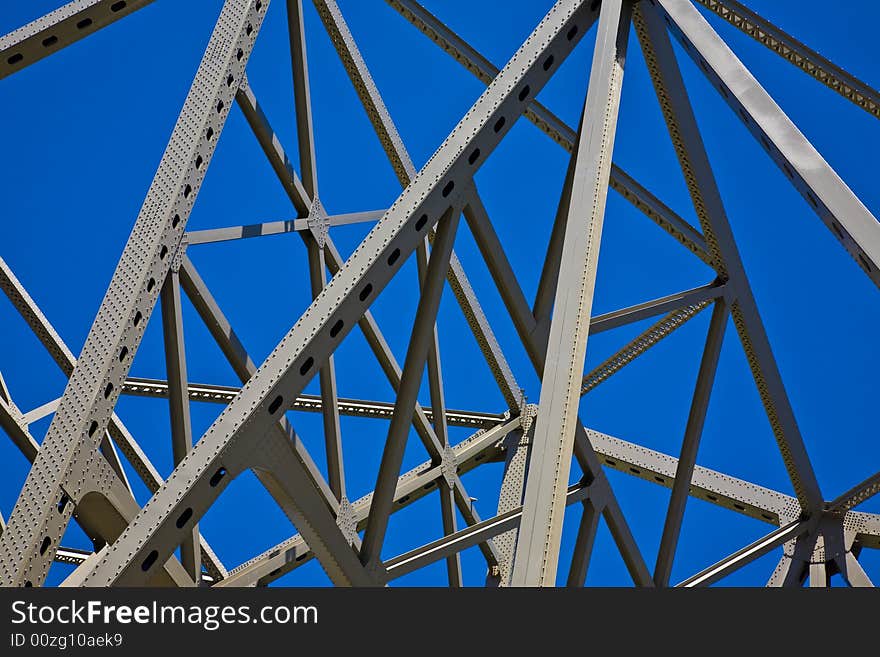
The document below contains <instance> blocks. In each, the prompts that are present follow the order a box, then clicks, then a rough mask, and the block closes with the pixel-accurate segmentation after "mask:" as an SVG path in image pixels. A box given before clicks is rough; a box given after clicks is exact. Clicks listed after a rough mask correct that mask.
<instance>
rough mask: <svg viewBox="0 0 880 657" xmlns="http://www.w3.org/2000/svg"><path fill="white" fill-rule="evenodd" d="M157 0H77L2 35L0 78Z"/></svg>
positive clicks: (0, 41) (0, 39) (0, 43)
mask: <svg viewBox="0 0 880 657" xmlns="http://www.w3.org/2000/svg"><path fill="white" fill-rule="evenodd" d="M151 2H153V0H75V1H74V2H69V3H68V4H66V5H64V6H63V7H59V8H58V9H56V10H55V11H52V12H49V13H48V14H46V15H45V16H41V17H40V18H38V19H37V20H35V21H32V22H30V23H28V24H27V25H24V26H22V27H20V28H18V29H17V30H14V31H12V32H10V33H9V34H7V35H5V36H3V37H0V79H3V78H5V77H6V76H7V75H11V74H12V73H15V72H16V71H20V70H21V69H23V68H25V67H27V66H30V65H31V64H33V63H34V62H37V61H39V60H41V59H43V57H47V56H49V55H51V54H52V53H53V52H57V51H59V50H61V49H62V48H65V47H66V46H69V45H70V44H72V43H75V42H77V41H79V40H80V39H82V38H84V37H86V36H88V35H89V34H92V33H94V32H97V31H98V30H100V29H101V28H103V27H106V26H107V25H110V24H111V23H115V22H116V21H118V20H119V19H120V18H122V17H123V16H127V15H128V14H130V13H132V12H134V11H137V10H138V9H141V8H142V7H145V6H147V5H148V4H150V3H151Z"/></svg>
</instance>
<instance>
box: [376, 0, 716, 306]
mask: <svg viewBox="0 0 880 657" xmlns="http://www.w3.org/2000/svg"><path fill="white" fill-rule="evenodd" d="M386 2H388V4H389V5H391V6H392V7H393V8H394V9H396V10H397V11H398V12H399V13H400V14H401V15H402V16H403V17H404V18H406V19H407V20H408V21H409V22H410V23H412V24H413V25H414V26H415V27H417V28H418V29H419V31H421V32H422V33H423V34H424V35H425V36H427V37H428V38H429V39H431V40H432V41H433V42H434V43H436V44H437V45H439V46H440V47H441V48H443V50H445V51H446V52H447V53H449V54H450V55H452V57H454V58H455V59H456V61H458V62H459V63H460V64H461V65H462V66H464V67H465V68H466V69H467V70H468V71H470V72H471V73H473V74H474V75H475V76H476V77H477V78H478V79H479V80H480V81H482V82H483V83H485V84H489V82H490V81H491V80H492V79H494V77H495V76H496V75H497V74H498V68H497V67H496V66H494V65H493V64H492V63H491V62H489V60H488V59H486V58H485V57H484V56H483V55H481V54H480V53H479V52H477V51H476V49H475V48H473V47H472V46H470V45H469V44H468V43H467V42H466V41H465V40H464V39H462V38H461V37H460V36H458V35H457V34H455V32H453V31H452V30H451V29H449V28H448V27H447V26H446V25H444V24H443V23H442V22H441V21H439V20H438V19H437V18H436V17H435V16H434V15H433V14H431V13H430V12H429V11H427V10H426V9H425V8H424V7H422V6H421V5H420V4H419V3H418V2H416V1H415V0H386ZM598 9H599V5H598V4H597V3H596V4H595V6H594V5H593V4H591V5H590V11H591V12H592V16H591V18H590V20H591V23H590V24H589V25H585V26H583V27H582V30H583V32H586V31H587V30H588V29H589V28H590V27H591V26H592V23H593V22H595V20H596V18H597V17H598ZM525 116H526V118H528V119H529V120H530V121H531V122H532V123H534V124H535V125H536V126H537V127H538V129H539V130H541V131H542V132H544V133H545V134H546V135H547V136H548V137H550V138H551V139H552V140H553V141H555V142H556V143H557V144H559V145H560V146H562V147H563V148H564V149H566V150H567V151H568V152H569V153H573V152H574V149H575V142H576V141H577V135H576V133H575V131H574V130H573V129H572V128H570V127H569V126H568V125H566V124H565V123H564V122H563V121H562V120H560V119H559V118H557V117H556V116H555V115H554V114H553V113H552V112H550V111H549V110H548V109H546V108H545V107H544V106H542V105H541V104H540V103H539V102H537V101H535V102H533V103H532V104H531V105H530V106H529V109H527V110H526V112H525ZM610 184H611V188H612V189H613V190H615V191H617V192H619V193H620V194H621V195H622V196H623V197H624V198H625V199H626V200H627V201H629V202H630V203H632V204H633V206H634V207H636V208H637V209H638V210H640V211H641V212H643V213H644V214H645V216H647V217H648V218H650V219H651V220H652V221H654V222H655V223H657V225H659V226H660V227H661V228H663V229H664V230H666V231H667V232H668V233H669V234H670V235H672V236H673V237H674V238H675V239H676V240H678V241H679V242H680V243H681V244H682V245H683V246H685V247H686V248H687V249H688V250H690V251H691V252H693V253H694V254H695V255H696V256H697V257H699V258H700V259H702V260H703V261H704V262H707V264H709V262H708V260H709V258H708V254H707V252H706V249H705V242H704V240H703V238H702V236H701V235H700V233H699V232H698V231H697V230H695V229H694V228H693V227H692V226H691V225H690V224H688V222H686V221H685V220H684V219H682V218H681V217H680V216H678V215H677V214H676V213H675V212H673V211H672V209H670V208H669V207H668V206H667V205H666V204H664V203H663V202H662V201H660V199H658V198H657V197H656V196H654V195H653V194H652V193H651V192H649V191H648V190H647V189H645V188H644V187H643V186H642V185H640V184H639V183H638V182H636V180H635V179H633V178H632V176H630V175H629V174H627V173H626V172H625V171H624V170H623V169H621V168H620V167H618V166H617V165H614V164H612V166H611V183H610ZM548 289H549V294H550V295H551V297H552V294H553V290H555V289H556V286H555V285H553V286H550V287H549V288H548ZM536 314H538V313H536Z"/></svg>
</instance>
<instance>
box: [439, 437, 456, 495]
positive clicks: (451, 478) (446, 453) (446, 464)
mask: <svg viewBox="0 0 880 657" xmlns="http://www.w3.org/2000/svg"><path fill="white" fill-rule="evenodd" d="M441 456H442V460H441V462H440V472H441V473H442V474H443V478H444V479H445V480H446V484H447V485H448V486H449V488H451V489H452V488H455V480H456V479H457V478H458V458H457V457H456V455H455V450H453V449H452V447H451V446H449V445H446V447H444V448H443V454H442V455H441Z"/></svg>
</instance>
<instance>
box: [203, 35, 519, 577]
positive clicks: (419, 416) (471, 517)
mask: <svg viewBox="0 0 880 657" xmlns="http://www.w3.org/2000/svg"><path fill="white" fill-rule="evenodd" d="M340 20H341V19H340ZM236 100H237V101H238V105H239V107H240V108H241V110H242V112H243V113H244V115H245V118H246V119H247V121H248V123H249V125H250V126H251V129H252V130H253V132H254V135H255V136H256V138H257V141H258V142H259V144H260V146H261V147H262V149H263V152H264V153H265V155H266V157H267V158H268V160H269V163H270V164H271V166H272V169H273V170H274V171H275V174H276V176H277V177H278V179H279V181H280V182H281V184H282V186H283V187H284V190H285V191H286V192H287V195H288V198H289V199H290V201H291V203H292V204H293V206H294V207H295V208H296V209H297V211H299V212H305V211H307V209H308V210H309V211H311V210H310V209H311V207H312V200H311V199H310V198H309V197H308V193H307V192H306V190H305V188H304V187H303V185H302V182H301V181H300V180H299V177H298V176H297V175H296V173H295V172H294V171H293V167H292V165H291V164H290V160H289V159H288V157H287V154H286V153H285V151H284V149H283V147H282V146H281V143H280V142H279V140H278V138H277V136H276V135H275V132H274V131H273V129H272V126H271V125H270V124H269V121H268V119H267V118H266V116H265V114H264V113H263V111H262V109H261V108H260V106H259V104H258V103H257V100H256V97H255V95H254V93H253V90H252V89H251V88H250V85H249V84H248V83H247V80H246V79H245V80H244V82H243V84H242V87H241V89H240V90H239V92H238V94H237V95H236ZM323 239H324V248H323V255H324V258H325V262H326V264H327V267H328V268H329V269H330V271H331V273H332V274H333V275H336V274H337V273H338V272H339V270H340V269H341V268H342V266H343V258H342V256H341V255H340V254H339V252H338V250H337V249H336V246H335V244H334V243H333V240H332V239H331V237H330V235H329V233H326V232H325V233H324V234H323ZM423 245H424V240H423V241H422V244H421V245H420V247H419V248H421V246H423ZM457 268H458V266H457V260H456V258H455V255H454V254H453V256H452V261H451V265H450V272H451V273H454V272H455V271H456V270H457ZM450 284H451V286H452V289H453V292H456V297H457V298H458V300H459V302H460V303H463V304H465V305H463V306H462V307H463V308H465V309H467V310H465V315H466V317H468V318H470V319H472V320H473V321H472V322H471V323H470V325H471V328H472V330H473V331H474V333H475V335H477V340H478V342H479V343H480V344H481V345H485V346H486V347H487V349H485V350H484V352H483V353H484V355H485V356H486V359H487V361H488V362H489V365H490V368H491V369H492V371H493V372H494V373H495V375H496V381H498V383H499V386H500V387H501V389H502V391H504V390H512V389H513V387H515V386H516V383H515V381H514V380H513V375H512V373H511V371H510V367H509V366H508V365H507V362H506V360H505V359H504V355H503V354H502V353H501V351H500V349H498V348H497V341H496V340H495V338H494V335H493V334H492V332H491V328H490V327H489V325H488V322H486V320H485V316H484V315H483V313H482V310H481V309H480V308H479V305H469V304H468V300H469V299H475V297H474V295H473V292H472V291H470V285H469V283H467V280H466V279H465V278H463V273H462V277H460V278H459V277H455V276H450ZM358 325H359V326H360V328H361V330H362V331H363V333H364V337H365V338H366V339H367V342H368V344H369V345H370V348H371V349H372V350H373V352H374V354H375V355H376V358H377V359H378V360H379V364H380V365H381V366H382V369H383V371H384V372H385V374H386V376H387V377H388V380H389V382H390V383H391V387H392V388H393V389H394V390H395V391H396V390H397V389H398V387H399V386H400V377H401V370H400V367H399V366H398V364H397V362H396V360H395V359H394V355H393V354H392V353H391V349H390V347H389V346H388V344H387V342H386V341H385V338H384V336H383V335H382V333H381V331H380V330H379V327H378V325H377V324H376V322H375V320H374V319H373V317H372V315H371V314H370V312H369V310H366V311H365V312H364V313H363V314H362V315H361V317H360V319H359V320H358ZM218 337H219V336H218ZM221 339H222V337H221ZM493 347H494V348H493ZM413 421H414V425H415V427H416V431H417V432H418V434H419V437H420V438H421V439H422V442H423V443H424V445H425V448H426V449H427V450H428V453H429V454H430V455H431V457H432V458H434V459H436V460H437V461H438V462H439V461H440V460H442V454H443V445H442V444H441V442H440V439H439V438H438V437H437V434H436V433H435V431H434V429H433V428H432V427H431V426H430V424H429V423H428V420H427V416H426V415H425V413H424V410H423V409H422V408H421V406H419V405H416V407H415V415H414V416H413ZM455 499H456V503H457V504H458V507H459V510H460V511H461V513H462V515H463V516H464V517H465V519H466V520H467V521H468V523H471V524H472V523H474V522H479V516H478V514H477V513H476V511H475V510H474V509H473V507H472V505H470V504H469V503H468V499H469V496H468V495H467V494H466V493H465V491H464V487H463V485H462V483H461V482H460V481H456V482H455ZM481 549H482V550H483V554H484V555H485V556H486V559H487V561H488V562H489V563H490V564H491V563H494V562H495V561H496V560H497V559H496V556H495V554H494V550H493V547H492V545H491V544H490V543H487V544H484V545H482V546H481Z"/></svg>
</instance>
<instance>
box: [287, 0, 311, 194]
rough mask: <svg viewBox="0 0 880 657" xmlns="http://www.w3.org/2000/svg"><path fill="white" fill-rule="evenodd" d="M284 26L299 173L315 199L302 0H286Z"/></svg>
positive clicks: (308, 191)
mask: <svg viewBox="0 0 880 657" xmlns="http://www.w3.org/2000/svg"><path fill="white" fill-rule="evenodd" d="M287 29H288V33H289V35H290V59H291V64H292V66H293V97H294V103H295V105H296V136H297V143H298V144H299V167H300V175H301V176H302V182H303V186H304V187H305V190H306V192H307V193H308V195H309V197H310V198H315V197H316V196H317V195H318V171H317V168H316V166H315V133H314V129H313V127H312V96H311V93H310V91H309V67H308V58H307V57H306V31H305V23H304V22H303V9H302V0H287Z"/></svg>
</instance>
